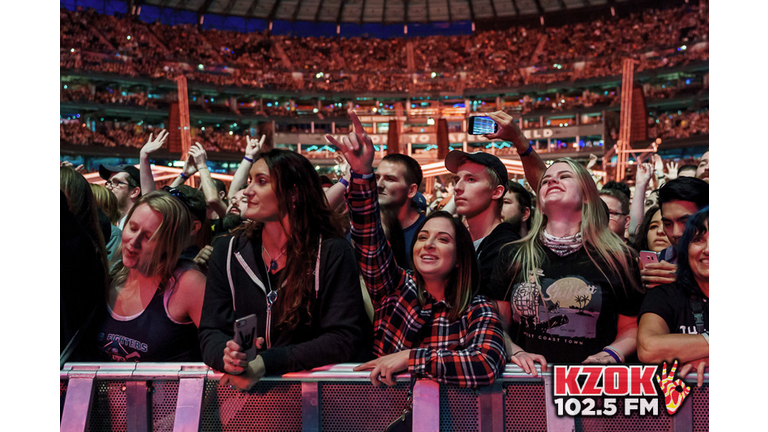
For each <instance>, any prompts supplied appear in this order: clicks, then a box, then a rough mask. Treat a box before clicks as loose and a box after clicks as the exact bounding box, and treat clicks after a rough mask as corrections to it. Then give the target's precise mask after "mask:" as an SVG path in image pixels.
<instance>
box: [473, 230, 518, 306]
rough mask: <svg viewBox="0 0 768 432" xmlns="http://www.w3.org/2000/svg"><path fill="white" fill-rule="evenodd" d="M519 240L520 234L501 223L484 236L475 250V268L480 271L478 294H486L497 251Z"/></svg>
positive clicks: (497, 254)
mask: <svg viewBox="0 0 768 432" xmlns="http://www.w3.org/2000/svg"><path fill="white" fill-rule="evenodd" d="M515 240H520V233H518V232H517V231H515V228H514V227H513V226H512V224H509V223H506V222H502V223H500V224H498V225H497V226H496V228H494V229H493V231H491V233H490V234H488V235H487V236H485V238H484V239H483V241H482V242H480V247H478V248H477V266H478V269H479V270H480V291H479V293H480V294H483V295H487V294H488V285H490V283H491V275H493V267H494V266H495V265H496V260H497V258H498V256H499V250H500V249H501V247H502V246H504V245H505V244H507V243H510V242H513V241H515Z"/></svg>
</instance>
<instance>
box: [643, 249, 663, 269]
mask: <svg viewBox="0 0 768 432" xmlns="http://www.w3.org/2000/svg"><path fill="white" fill-rule="evenodd" d="M640 262H641V263H642V264H643V266H645V265H646V264H655V263H658V262H659V255H658V254H657V253H656V252H652V251H640Z"/></svg>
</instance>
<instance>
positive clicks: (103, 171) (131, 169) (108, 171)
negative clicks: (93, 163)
mask: <svg viewBox="0 0 768 432" xmlns="http://www.w3.org/2000/svg"><path fill="white" fill-rule="evenodd" d="M119 172H126V173H128V175H129V176H131V178H133V179H134V180H136V184H138V185H141V176H140V175H139V169H138V168H136V167H135V166H133V165H131V164H123V165H99V176H101V178H103V179H104V180H109V178H110V177H112V175H113V174H115V173H119Z"/></svg>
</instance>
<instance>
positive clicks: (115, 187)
mask: <svg viewBox="0 0 768 432" xmlns="http://www.w3.org/2000/svg"><path fill="white" fill-rule="evenodd" d="M99 175H100V176H101V178H103V179H104V180H106V181H107V183H106V186H107V189H109V190H111V191H112V193H114V194H115V196H116V197H117V206H118V208H119V209H120V214H121V215H122V216H121V218H120V222H118V224H117V227H118V228H120V229H121V230H122V229H123V225H125V219H126V218H127V217H128V212H129V211H130V210H131V208H132V207H133V205H134V204H136V203H137V202H138V201H139V198H141V186H140V185H141V176H140V175H139V170H138V168H136V167H135V166H133V165H129V164H125V165H99Z"/></svg>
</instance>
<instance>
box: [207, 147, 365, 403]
mask: <svg viewBox="0 0 768 432" xmlns="http://www.w3.org/2000/svg"><path fill="white" fill-rule="evenodd" d="M254 159H255V160H254V161H253V166H252V167H251V170H250V179H251V182H250V185H249V186H248V187H247V188H246V189H245V195H246V196H247V197H248V208H247V210H246V211H245V215H244V216H245V217H246V218H247V219H249V220H251V221H253V222H252V223H251V224H250V225H249V226H248V228H247V229H245V230H242V231H240V232H239V234H236V235H235V236H233V237H231V238H225V239H221V240H219V241H218V242H216V244H215V245H214V251H213V254H212V256H211V259H210V261H209V269H208V275H207V276H208V283H207V285H206V290H205V302H204V305H203V315H202V318H201V323H200V344H201V348H202V351H203V359H204V361H205V362H206V364H208V365H209V366H211V367H212V368H214V369H216V370H219V371H223V372H226V374H227V375H225V376H224V378H222V381H221V382H222V383H224V384H230V385H232V386H235V387H237V388H238V389H241V390H247V389H250V388H251V387H253V386H254V385H255V384H256V383H257V382H258V381H259V380H260V379H261V378H262V377H263V376H264V375H266V374H269V375H275V374H283V373H287V372H294V371H299V370H307V369H312V368H315V367H319V366H323V365H327V364H333V363H343V362H354V361H361V360H362V359H364V358H365V357H366V356H368V357H369V355H368V351H369V348H370V340H371V336H370V335H371V331H370V328H371V324H370V321H369V320H368V317H367V315H366V313H365V309H364V304H363V297H362V292H361V290H360V282H359V278H358V269H357V265H356V262H355V257H354V253H353V251H352V248H351V246H350V245H349V243H348V242H347V241H346V240H345V239H344V237H343V233H342V229H341V224H340V223H339V221H338V220H337V218H338V215H337V214H336V213H334V212H333V210H332V209H330V208H329V206H328V203H327V201H326V199H325V195H324V194H323V189H322V187H321V185H320V179H319V177H318V175H317V172H316V171H315V169H314V167H313V166H312V164H311V163H310V162H309V161H308V160H307V159H306V158H305V157H303V156H301V155H299V154H298V153H295V152H291V151H286V150H279V149H274V150H270V151H267V152H264V153H261V154H257V156H256V157H255V158H254ZM251 314H256V316H257V325H256V336H257V337H258V338H257V339H256V346H257V347H258V348H259V349H261V351H260V352H259V354H258V355H257V356H256V357H255V358H254V359H252V360H250V361H249V359H247V356H246V353H245V352H244V351H245V349H244V348H245V347H244V346H245V345H247V344H245V343H244V344H243V345H244V346H240V345H239V344H237V343H236V342H235V341H234V328H233V325H234V323H235V320H237V319H239V318H243V317H246V316H248V315H251Z"/></svg>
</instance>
